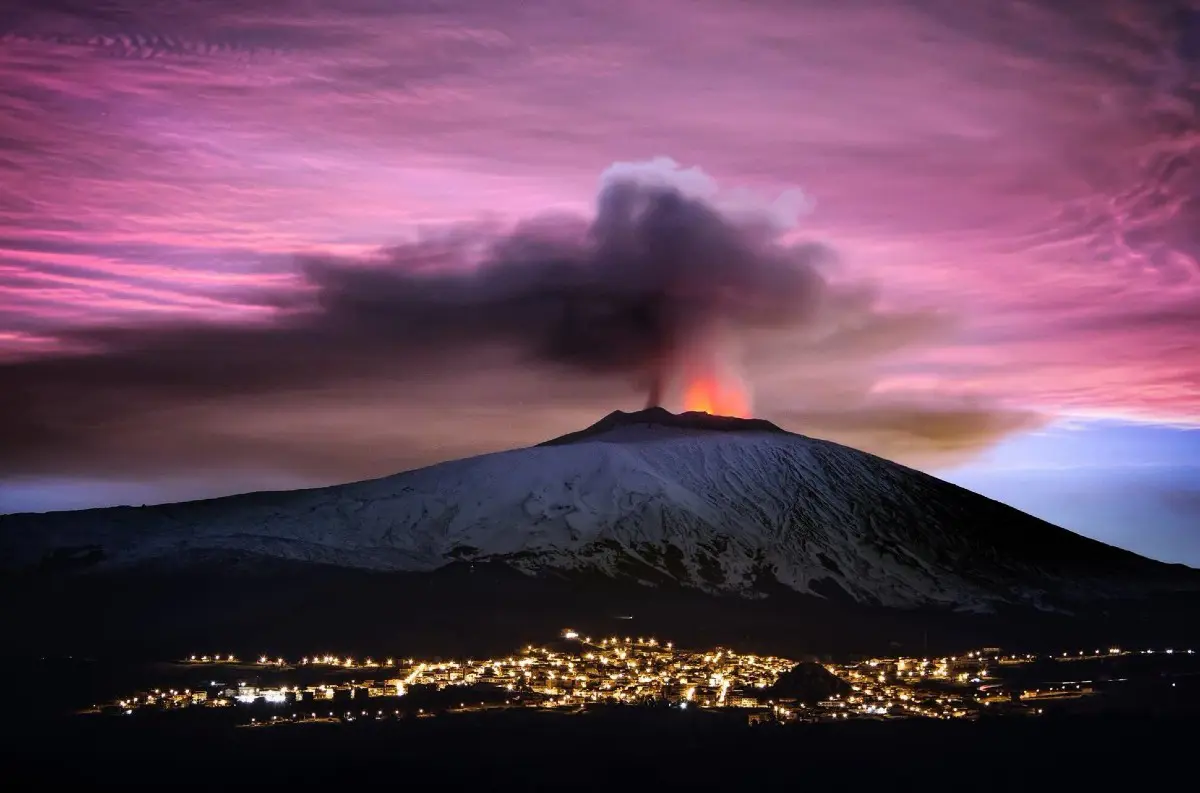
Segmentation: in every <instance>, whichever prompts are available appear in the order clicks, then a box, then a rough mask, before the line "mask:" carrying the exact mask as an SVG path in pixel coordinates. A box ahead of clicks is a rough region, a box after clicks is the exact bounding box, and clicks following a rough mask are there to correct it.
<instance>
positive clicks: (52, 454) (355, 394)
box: [0, 170, 887, 480]
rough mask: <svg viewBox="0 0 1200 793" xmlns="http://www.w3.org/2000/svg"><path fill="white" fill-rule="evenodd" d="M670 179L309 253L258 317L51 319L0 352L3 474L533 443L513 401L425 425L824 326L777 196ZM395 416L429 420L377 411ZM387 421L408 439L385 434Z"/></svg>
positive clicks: (600, 400)
mask: <svg viewBox="0 0 1200 793" xmlns="http://www.w3.org/2000/svg"><path fill="white" fill-rule="evenodd" d="M675 175H676V174H667V175H666V178H650V177H652V176H653V173H651V174H649V175H648V174H646V173H638V172H626V171H621V170H617V171H614V172H613V173H611V174H610V175H609V176H608V178H606V179H605V180H604V181H603V182H602V189H601V190H600V193H599V198H598V205H597V208H596V213H595V216H594V218H593V219H591V220H585V219H580V218H574V217H563V216H545V217H540V218H536V219H534V220H530V221H527V222H525V223H521V224H518V225H517V226H516V227H514V228H512V229H511V230H509V231H505V232H503V233H500V232H497V231H496V230H495V229H494V228H489V227H486V226H480V225H466V226H460V227H456V228H454V229H453V230H451V231H450V232H448V233H442V234H438V235H434V236H426V237H423V238H418V239H417V240H416V241H413V242H406V243H403V244H399V245H395V246H393V247H390V248H386V249H383V250H380V251H378V252H377V253H376V254H374V255H371V256H366V257H361V258H358V259H348V258H338V257H329V256H306V257H301V258H300V259H299V260H298V261H297V266H296V270H295V276H296V277H295V279H294V281H293V282H292V283H291V284H290V285H288V286H287V287H280V288H279V289H278V290H277V291H275V292H273V293H271V294H270V295H269V298H268V301H269V305H271V306H273V307H274V308H275V309H276V311H275V314H274V318H273V319H272V321H270V322H268V323H261V322H260V323H258V324H250V325H247V324H229V323H224V324H222V323H215V322H197V321H195V320H189V321H186V322H180V321H176V322H167V323H158V324H152V325H148V324H132V325H124V326H107V327H97V328H88V329H82V330H79V329H73V330H64V331H62V332H60V333H58V334H57V335H56V338H57V340H58V342H59V344H60V345H61V346H60V348H59V350H58V351H57V352H53V353H42V354H40V355H38V356H34V357H26V358H24V359H16V360H11V359H10V360H8V361H0V381H2V382H3V383H4V388H3V389H0V475H5V474H17V475H26V474H30V473H35V474H36V473H45V472H49V473H53V474H55V475H64V474H74V473H82V474H90V473H94V472H97V471H102V472H103V471H114V470H122V471H139V472H146V471H149V472H154V473H158V472H161V471H163V470H166V469H173V470H199V469H214V468H215V469H218V470H225V469H227V468H228V466H229V465H231V462H230V461H231V460H234V461H236V462H237V464H239V465H249V466H256V465H257V466H261V467H263V468H265V469H272V470H274V469H279V470H304V471H307V472H311V473H312V474H313V475H314V476H317V477H318V478H319V479H321V480H324V479H325V477H344V476H367V475H376V474H379V473H385V472H388V471H394V470H397V467H398V466H401V465H413V464H425V463H429V462H434V461H436V460H438V459H445V458H446V457H447V456H453V455H455V454H457V455H465V454H471V453H477V452H479V451H483V450H490V449H489V446H488V445H487V444H489V443H494V444H495V446H491V447H490V448H496V447H500V448H503V447H504V446H505V445H511V444H513V443H516V442H518V440H517V438H518V437H526V435H527V436H528V440H529V441H533V440H538V439H540V437H539V436H540V434H541V432H542V430H538V429H537V428H536V427H533V426H532V425H530V426H529V427H528V428H527V429H523V430H522V429H519V428H518V427H517V426H516V425H514V424H513V423H512V422H514V421H524V420H525V419H522V418H521V416H522V413H521V412H518V413H516V414H514V413H512V412H511V410H510V412H508V413H506V414H505V415H506V416H508V418H507V419H504V421H507V422H508V423H509V428H507V429H504V430H503V431H501V429H500V428H499V427H498V426H497V425H496V424H495V422H494V421H493V420H491V419H479V421H480V422H481V423H480V425H479V426H480V427H483V426H487V427H488V428H489V429H488V432H490V433H491V436H490V437H494V438H495V440H494V441H484V440H482V436H480V435H473V436H465V435H462V434H461V433H459V432H457V431H451V430H445V434H443V435H440V436H437V437H440V438H442V440H438V439H437V438H435V437H433V436H430V435H429V433H432V432H435V430H433V429H432V426H433V425H432V424H431V422H434V423H436V422H437V421H441V420H443V419H440V418H437V417H439V416H444V417H447V418H445V421H448V422H452V420H451V419H450V418H448V417H450V416H453V415H456V414H455V413H454V412H453V410H454V409H457V410H468V411H479V410H487V409H490V407H489V406H495V405H502V406H507V407H508V408H514V407H515V406H517V405H526V406H532V407H534V408H535V410H533V411H532V412H530V413H529V415H530V418H529V419H528V421H533V420H534V418H533V417H534V416H537V417H539V418H538V420H539V421H547V420H550V421H553V419H552V418H550V417H549V416H548V413H547V411H553V410H557V409H561V410H563V411H573V410H574V411H577V410H581V409H582V408H583V407H584V406H585V405H587V406H589V407H588V408H587V410H586V411H585V414H586V415H587V416H591V415H592V413H593V411H596V410H601V409H604V408H609V409H611V407H613V406H614V404H613V400H618V399H620V392H621V390H622V389H639V390H641V391H642V393H643V394H644V396H645V400H646V403H647V404H650V405H655V404H659V403H661V402H662V401H664V400H665V399H667V397H668V393H669V392H670V390H671V389H672V388H673V387H674V386H676V385H678V383H677V382H676V381H677V380H678V378H679V377H680V376H681V374H682V373H683V372H684V371H693V370H694V369H695V367H696V366H697V365H700V366H707V367H709V368H710V370H709V374H718V375H719V373H721V372H734V371H736V370H738V369H739V368H740V367H739V366H738V362H737V361H736V360H732V361H731V360H727V359H728V358H730V357H736V355H737V352H736V350H737V347H738V345H736V344H729V343H727V342H730V341H731V339H732V340H736V339H737V338H739V337H741V336H745V337H746V338H749V337H751V336H753V337H754V338H762V337H763V332H764V331H765V332H767V335H769V336H771V337H773V338H776V339H779V338H783V337H787V336H788V333H786V331H791V330H795V329H798V328H804V329H806V330H807V329H811V327H813V326H814V325H822V326H830V327H833V328H836V327H837V324H838V323H837V319H836V318H837V317H838V316H840V315H841V314H842V313H843V311H844V310H846V309H845V305H846V304H847V300H845V299H844V298H845V295H843V294H842V290H841V289H840V288H839V289H834V288H832V287H831V286H830V285H829V284H827V283H826V281H825V279H824V278H823V277H822V275H821V267H822V265H823V263H825V262H826V261H827V260H828V259H829V258H830V257H831V256H832V254H831V252H830V250H829V249H828V248H826V247H825V246H823V245H821V244H817V243H812V242H806V243H794V244H793V243H788V242H785V241H784V240H783V237H784V230H785V224H782V223H780V222H778V219H777V218H772V217H771V216H770V215H769V213H763V212H757V213H754V212H751V213H747V212H742V213H740V214H739V213H731V212H728V211H725V210H723V209H722V208H719V207H718V206H717V205H715V204H714V203H713V202H711V201H709V200H706V197H705V196H703V195H697V192H701V193H702V192H703V191H697V190H696V189H694V188H695V185H694V184H691V185H688V184H686V183H685V184H679V183H677V182H673V181H672V178H673V177H674V176H675ZM660 176H661V174H660ZM689 188H690V189H689ZM261 295H262V292H261V291H259V292H257V293H256V299H260V300H261V299H262V298H261ZM861 302H862V301H857V302H855V301H853V300H851V301H849V303H850V304H852V305H851V308H853V310H852V311H851V314H853V317H851V318H848V321H849V322H850V326H852V327H853V328H858V327H861V326H862V325H863V322H864V321H866V319H867V315H871V314H872V313H873V312H874V311H875V309H873V308H871V307H870V306H866V307H864V306H861V305H859V303H861ZM864 311H865V314H864V313H863V312H864ZM879 321H880V322H883V323H886V322H887V317H885V316H882V315H881V316H880V317H879ZM868 324H870V323H868ZM827 330H828V328H827ZM775 331H785V332H784V333H782V334H777V333H775ZM829 332H834V331H829ZM833 338H838V336H837V333H836V332H834V337H833ZM746 352H747V353H750V352H753V350H752V349H751V348H749V347H747V348H746ZM698 362H700V363H698ZM385 395H386V396H385ZM356 400H357V401H356ZM355 405H357V407H355ZM388 405H390V407H387V406H388ZM406 414H408V415H414V416H415V415H417V414H419V415H420V416H421V418H418V419H415V421H414V423H413V424H412V425H401V426H396V427H386V428H383V427H380V425H379V422H381V421H382V422H385V423H386V422H387V421H391V420H393V417H396V416H404V415H406ZM476 415H478V414H477V413H476ZM572 415H576V416H578V415H579V413H572ZM497 420H499V419H497ZM539 426H541V425H539ZM381 431H386V432H389V433H392V435H393V436H395V434H396V433H400V434H401V437H403V438H405V439H409V438H411V440H405V441H396V442H393V444H383V445H381V444H380V443H379V442H378V441H377V439H378V438H379V435H380V432H381ZM477 431H480V430H478V429H477ZM406 433H407V434H406ZM422 433H425V434H422ZM501 437H503V438H504V440H501ZM472 438H473V439H474V440H472ZM405 443H410V444H412V445H411V448H410V447H407V446H405V445H404V444H405ZM481 446H482V448H480V447H481ZM406 449H407V451H405V450H406Z"/></svg>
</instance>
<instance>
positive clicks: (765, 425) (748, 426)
mask: <svg viewBox="0 0 1200 793" xmlns="http://www.w3.org/2000/svg"><path fill="white" fill-rule="evenodd" d="M623 427H651V428H667V429H678V430H693V431H695V430H701V431H711V432H771V433H776V434H779V435H791V434H792V433H789V432H788V431H787V430H784V429H781V428H780V427H778V426H776V425H775V424H772V423H771V422H769V421H767V420H766V419H743V418H737V417H735V416H714V415H712V414H711V413H702V412H700V411H695V410H693V411H689V412H687V413H672V412H671V411H669V410H667V409H666V408H663V407H651V408H646V409H645V410H637V411H634V412H632V413H626V412H625V411H623V410H614V411H613V412H612V413H609V414H608V415H607V416H605V417H604V418H602V419H600V420H599V421H597V422H596V423H595V424H593V425H591V426H590V427H587V428H585V429H582V430H578V431H577V432H571V433H568V434H566V435H562V436H560V437H558V438H553V439H551V440H548V441H545V442H544V443H539V444H538V445H539V446H560V445H563V444H567V443H576V442H578V441H582V440H587V439H589V438H592V437H595V436H597V435H602V434H604V433H607V432H612V431H613V430H616V429H621V428H623Z"/></svg>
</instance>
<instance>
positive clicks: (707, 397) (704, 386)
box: [683, 376, 750, 419]
mask: <svg viewBox="0 0 1200 793" xmlns="http://www.w3.org/2000/svg"><path fill="white" fill-rule="evenodd" d="M683 409H684V410H685V411H693V410H694V411H699V412H701V413H709V414H711V415H714V416H736V417H738V418H744V419H748V418H750V398H749V395H747V394H746V392H745V390H744V389H743V388H742V387H741V386H740V385H739V384H738V383H736V382H733V381H730V382H722V381H721V380H719V379H718V378H716V377H710V376H706V377H694V378H692V379H690V380H688V382H687V385H686V386H684V389H683Z"/></svg>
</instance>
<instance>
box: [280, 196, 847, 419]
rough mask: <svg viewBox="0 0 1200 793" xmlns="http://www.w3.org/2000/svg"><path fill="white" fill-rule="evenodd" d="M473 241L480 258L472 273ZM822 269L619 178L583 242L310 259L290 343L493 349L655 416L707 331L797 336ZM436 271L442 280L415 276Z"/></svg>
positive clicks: (813, 254)
mask: <svg viewBox="0 0 1200 793" xmlns="http://www.w3.org/2000/svg"><path fill="white" fill-rule="evenodd" d="M468 241H469V242H470V243H471V244H469V245H467V244H464V242H468ZM480 242H483V245H482V248H483V250H484V253H483V255H482V257H481V258H480V259H479V260H478V261H470V260H468V259H466V255H467V252H468V250H469V249H477V248H479V247H480V245H479V243H480ZM826 255H828V253H827V251H826V249H824V248H823V247H821V246H818V245H813V244H804V245H790V246H789V245H782V244H780V243H779V242H778V241H777V240H776V239H775V238H773V237H772V236H771V235H770V234H767V233H764V232H763V230H762V229H761V228H759V229H754V228H750V227H748V226H746V225H740V224H738V223H736V222H734V221H733V220H731V219H729V218H727V217H725V216H724V215H722V213H721V212H719V211H717V210H716V209H715V208H713V207H712V206H709V205H708V204H706V203H705V202H704V201H702V200H700V199H697V198H693V197H689V196H687V195H685V194H684V193H682V192H681V191H680V190H678V189H676V188H674V187H671V186H663V185H649V184H644V183H640V182H638V181H636V180H633V179H623V180H619V181H614V182H611V183H609V184H608V185H606V186H605V187H604V189H603V190H602V192H601V194H600V197H599V205H598V208H597V215H596V218H595V220H594V221H593V222H592V223H591V224H590V225H587V226H586V227H582V228H581V227H580V225H579V224H578V223H573V222H571V221H566V220H561V219H560V220H549V219H548V220H542V221H539V222H534V223H529V224H525V225H524V226H520V227H518V228H517V229H515V230H514V231H513V232H512V233H511V234H508V235H506V236H502V237H500V238H498V239H495V240H485V241H481V240H477V239H469V240H466V241H464V240H462V239H458V240H454V241H450V242H442V243H434V244H433V246H432V248H430V247H429V246H427V245H420V244H418V245H405V246H399V247H396V248H392V249H390V250H389V251H387V252H386V253H385V254H384V256H383V257H382V258H381V260H378V261H374V262H371V263H370V264H364V263H361V262H348V261H339V260H332V259H310V260H307V261H305V262H304V263H303V267H304V273H305V277H306V280H307V282H308V283H309V284H310V285H311V286H312V287H314V288H315V290H316V292H315V297H316V306H315V308H313V309H312V310H309V311H307V312H306V313H302V314H301V315H299V317H298V318H297V320H298V328H296V329H295V330H293V331H291V333H293V334H295V333H300V334H313V335H320V336H324V337H328V336H331V335H333V336H341V335H345V336H351V337H356V338H360V339H361V340H362V341H364V342H365V343H368V344H370V345H372V346H381V347H383V348H386V349H388V350H391V351H392V353H393V354H394V355H397V356H401V357H405V358H408V357H412V356H426V357H429V356H437V357H444V356H446V355H452V354H453V353H454V352H455V351H457V350H459V349H461V348H464V347H468V346H472V345H475V344H484V343H486V344H502V345H505V346H509V347H511V348H514V349H516V350H519V351H520V353H521V354H522V355H523V356H524V357H525V358H526V359H528V360H530V361H532V362H535V363H542V364H549V365H551V366H555V367H559V368H561V369H564V370H579V371H582V372H587V373H590V374H602V375H609V376H614V377H621V378H625V379H627V380H629V381H630V382H631V383H635V384H637V386H638V387H640V388H644V389H645V390H646V391H647V402H648V404H651V405H654V404H659V403H660V402H661V401H662V399H663V396H664V392H665V389H666V388H667V386H668V385H669V383H670V381H671V379H672V377H673V376H674V375H675V373H676V370H677V367H678V364H679V361H680V357H681V355H682V354H683V351H684V350H685V349H686V348H687V346H688V345H689V344H693V343H694V342H695V340H696V339H698V338H701V337H702V336H703V335H705V334H707V333H708V332H709V330H710V329H711V328H712V327H714V326H718V325H719V326H722V327H727V328H734V329H736V328H739V327H764V326H786V325H791V324H795V323H800V322H803V321H805V319H806V318H808V317H809V316H810V315H811V314H812V312H813V311H814V309H815V308H816V306H817V305H818V302H819V300H820V296H821V293H822V288H823V286H824V283H823V281H822V278H821V277H820V275H819V274H818V272H817V269H816V264H817V263H818V262H819V261H820V260H821V259H822V258H823V257H824V256H826ZM432 260H436V261H438V262H440V263H441V266H439V267H438V268H437V269H434V268H432V267H431V268H425V267H422V266H419V265H420V263H421V262H423V261H432ZM280 332H284V333H286V332H287V331H276V334H278V333H280Z"/></svg>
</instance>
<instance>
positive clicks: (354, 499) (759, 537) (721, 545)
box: [0, 408, 1181, 610]
mask: <svg viewBox="0 0 1200 793" xmlns="http://www.w3.org/2000/svg"><path fill="white" fill-rule="evenodd" d="M231 552H232V553H234V554H237V555H240V556H243V557H245V558H247V559H251V560H252V559H254V558H261V557H268V558H269V557H275V558H283V559H291V560H302V561H310V562H321V563H326V564H333V565H339V566H345V567H355V568H365V569H373V570H387V571H429V570H434V569H437V568H439V567H442V566H445V565H447V564H449V563H451V562H454V561H478V560H493V561H494V560H502V561H504V562H506V563H508V564H510V565H512V566H514V567H517V568H518V569H521V570H523V571H526V572H530V573H535V572H538V571H544V570H560V571H572V570H575V571H591V572H600V573H603V574H606V575H610V576H632V577H634V578H635V579H637V580H639V581H641V582H642V583H646V584H650V585H653V584H655V583H662V582H664V581H665V582H678V583H681V584H684V585H686V586H691V587H696V588H699V589H702V590H705V591H709V592H734V593H738V594H741V595H743V596H747V597H759V596H762V595H763V594H764V593H765V592H767V591H769V589H770V588H771V587H772V586H778V585H779V584H782V585H783V586H785V587H789V588H791V589H794V590H797V591H799V592H802V593H809V594H813V595H816V596H819V597H827V598H850V599H853V600H855V601H858V602H860V603H868V604H879V605H884V606H893V607H917V606H927V605H940V606H948V607H954V608H959V609H968V610H989V609H990V608H992V607H993V606H994V605H995V604H998V603H1020V604H1026V605H1034V606H1038V607H1041V608H1054V607H1056V604H1057V603H1060V602H1062V601H1063V599H1066V600H1068V601H1070V600H1076V599H1090V598H1095V597H1109V596H1112V597H1117V596H1123V595H1127V594H1131V593H1135V592H1138V591H1142V590H1144V589H1145V588H1146V587H1148V586H1151V585H1163V586H1169V585H1170V584H1169V582H1170V581H1174V580H1177V579H1179V577H1180V574H1181V571H1179V570H1178V569H1177V568H1176V567H1174V566H1170V565H1163V564H1160V563H1157V562H1152V561H1150V560H1147V559H1143V558H1141V557H1138V556H1136V555H1134V554H1131V553H1128V552H1125V551H1121V550H1118V549H1116V548H1112V547H1110V546H1106V545H1103V544H1102V543H1098V542H1095V541H1093V540H1089V539H1086V538H1083V537H1080V536H1078V535H1075V534H1072V533H1070V532H1068V531H1066V530H1063V529H1060V528H1057V527H1055V526H1051V525H1049V524H1047V523H1044V522H1042V521H1039V520H1037V519H1035V518H1033V517H1030V516H1028V515H1025V514H1023V513H1021V512H1018V511H1017V510H1015V509H1012V508H1009V507H1006V506H1004V505H1002V504H999V503H997V502H994V501H991V500H989V499H987V498H984V497H982V496H979V495H976V494H974V493H970V492H969V491H966V490H963V489H961V488H959V487H956V486H954V485H951V484H948V483H946V482H942V481H941V480H938V479H935V478H933V477H931V476H927V475H925V474H922V473H919V472H917V471H913V470H911V469H908V468H905V467H903V466H900V465H897V464H895V463H891V462H888V461H886V460H882V459H880V458H877V457H874V456H871V455H868V454H865V453H863V452H859V451H855V450H853V449H849V448H846V447H843V446H839V445H837V444H833V443H829V442H826V441H819V440H814V439H811V438H807V437H804V436H801V435H795V434H791V433H787V432H784V431H783V430H781V429H779V428H778V427H776V426H774V425H773V424H770V423H768V422H765V421H754V420H740V419H727V418H721V417H710V416H707V415H704V414H683V415H681V416H675V415H672V414H670V413H668V412H667V411H665V410H662V409H658V408H656V409H651V410H647V411H641V412H639V413H632V414H626V413H620V412H618V413H614V414H612V415H610V416H608V417H607V418H605V419H604V420H602V421H601V422H599V423H598V424H596V425H594V426H593V427H591V428H588V429H587V430H584V431H582V432H578V433H574V434H572V435H568V436H564V437H563V438H559V439H556V440H554V441H550V442H548V443H545V444H542V445H540V446H536V447H532V448H526V449H517V450H513V451H508V452H501V453H497V454H488V455H482V456H479V457H472V458H468V459H464V460H456V461H453V462H447V463H442V464H440V465H434V466H430V467H428V468H422V469H419V470H415V471H408V472H406V473H401V474H397V475H395V476H389V477H385V478H382V479H376V480H372V481H366V482H358V483H353V484H347V485H339V486H335V487H326V488H319V489H312V490H302V491H294V492H279V493H254V494H250V495H244V496H233V497H229V498H221V499H212V500H206V501H196V502H189V503H182V504H170V505H163V506H154V507H140V508H134V507H118V508H111V509H97V510H84V511H78V512H60V513H47V514H41V515H33V514H28V515H9V516H0V567H2V568H5V569H8V570H10V571H13V570H20V569H25V570H29V569H33V568H39V567H40V568H43V569H44V568H46V567H47V565H56V564H60V563H62V562H63V561H64V560H70V559H75V560H76V561H80V560H85V561H88V562H90V563H91V564H90V566H89V568H88V569H89V570H91V571H94V572H104V571H109V572H114V571H119V570H125V569H129V568H137V567H140V566H145V565H156V566H162V565H186V564H188V563H189V560H191V559H197V558H203V557H204V556H205V555H206V554H213V553H222V554H226V555H228V554H229V553H231Z"/></svg>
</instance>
